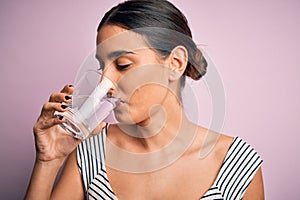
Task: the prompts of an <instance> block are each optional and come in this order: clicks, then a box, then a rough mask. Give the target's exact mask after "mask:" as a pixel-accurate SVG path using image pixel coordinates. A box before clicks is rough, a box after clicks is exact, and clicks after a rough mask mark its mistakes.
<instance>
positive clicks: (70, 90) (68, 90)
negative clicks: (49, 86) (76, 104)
mask: <svg viewBox="0 0 300 200" xmlns="http://www.w3.org/2000/svg"><path fill="white" fill-rule="evenodd" d="M60 92H62V93H66V94H72V93H73V92H74V87H73V85H66V86H65V87H64V88H63V89H62V90H61V91H60Z"/></svg>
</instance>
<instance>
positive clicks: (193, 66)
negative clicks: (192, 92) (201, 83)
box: [185, 48, 207, 80]
mask: <svg viewBox="0 0 300 200" xmlns="http://www.w3.org/2000/svg"><path fill="white" fill-rule="evenodd" d="M206 68H207V62H206V60H205V58H204V56H203V54H202V52H201V51H200V50H199V49H198V48H197V49H196V51H195V52H194V54H192V55H190V58H189V64H188V65H187V68H186V70H185V71H186V72H185V74H186V75H187V76H189V77H191V78H192V79H193V80H199V79H200V78H201V77H203V76H204V75H205V74H206Z"/></svg>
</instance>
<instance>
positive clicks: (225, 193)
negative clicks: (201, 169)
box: [201, 137, 262, 200]
mask: <svg viewBox="0 0 300 200" xmlns="http://www.w3.org/2000/svg"><path fill="white" fill-rule="evenodd" d="M261 164H262V159H261V158H260V156H259V155H258V154H257V152H256V151H255V150H254V149H253V148H252V147H251V146H250V145H249V144H247V143H246V142H245V141H243V140H242V139H241V138H238V137H235V138H234V140H233V142H232V144H231V146H230V148H229V150H228V153H227V155H226V158H225V160H224V162H223V164H222V167H221V169H220V171H219V173H218V176H217V178H216V180H215V182H214V184H213V186H212V187H211V188H213V189H212V190H209V191H208V192H207V193H206V194H205V195H204V196H203V197H202V198H201V199H205V200H208V199H242V198H243V197H244V195H245V192H246V190H247V188H248V186H249V184H250V182H251V181H252V179H253V177H254V175H255V173H256V171H257V170H258V169H259V167H260V166H261ZM213 194H215V195H213Z"/></svg>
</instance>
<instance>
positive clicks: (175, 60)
mask: <svg viewBox="0 0 300 200" xmlns="http://www.w3.org/2000/svg"><path fill="white" fill-rule="evenodd" d="M168 60H169V62H168V63H169V68H170V76H169V79H170V80H173V81H174V80H178V79H179V78H180V77H181V75H182V74H183V73H184V70H185V68H186V65H187V62H188V52H187V50H186V48H185V47H184V46H177V47H175V48H174V49H173V50H172V52H171V53H170V55H169V56H168Z"/></svg>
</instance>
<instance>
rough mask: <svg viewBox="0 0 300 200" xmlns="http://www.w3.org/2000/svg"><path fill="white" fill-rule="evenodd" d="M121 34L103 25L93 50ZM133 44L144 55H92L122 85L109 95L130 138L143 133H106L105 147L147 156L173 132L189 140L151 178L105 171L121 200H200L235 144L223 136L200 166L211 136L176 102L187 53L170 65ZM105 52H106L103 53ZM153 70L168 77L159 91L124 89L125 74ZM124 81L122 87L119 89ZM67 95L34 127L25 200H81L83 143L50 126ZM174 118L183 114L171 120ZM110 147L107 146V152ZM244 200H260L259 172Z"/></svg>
mask: <svg viewBox="0 0 300 200" xmlns="http://www.w3.org/2000/svg"><path fill="white" fill-rule="evenodd" d="M124 31H125V30H124V29H122V28H120V27H117V26H111V25H106V26H104V27H103V28H102V29H101V30H100V32H99V33H98V36H97V44H102V43H103V42H104V41H107V40H108V39H110V38H113V36H116V35H118V34H120V33H123V32H124ZM135 41H136V42H135V44H137V43H138V46H139V47H141V46H142V47H143V48H137V47H134V46H131V47H126V50H128V49H129V50H130V51H132V52H134V54H132V53H129V54H124V55H122V56H120V57H117V58H113V59H109V58H108V57H107V56H106V55H108V54H109V52H110V51H113V48H114V47H115V48H116V47H118V45H115V46H114V45H112V44H113V43H110V44H111V45H110V46H109V48H110V49H109V48H100V47H99V46H98V50H97V54H98V55H99V57H101V59H102V60H101V62H104V63H105V68H104V75H105V76H107V77H109V78H110V79H111V80H113V81H114V82H115V83H119V87H117V88H112V89H111V90H110V92H109V93H110V95H112V96H119V97H120V96H121V97H122V99H124V104H122V105H121V107H119V108H117V109H118V110H117V111H116V117H117V118H118V119H119V120H120V121H122V120H123V121H126V120H127V121H126V122H127V123H128V124H129V126H128V127H129V129H128V130H131V129H130V128H132V127H136V126H139V127H142V129H141V130H142V131H137V132H135V133H132V134H134V135H131V134H125V133H124V130H123V129H122V127H120V126H117V125H110V126H109V129H108V133H107V138H108V141H109V142H110V143H111V144H114V145H116V146H118V147H120V148H122V149H124V150H126V151H128V152H134V153H151V152H155V151H158V150H160V149H161V148H163V147H165V146H167V145H168V144H170V142H171V141H174V140H176V138H177V136H176V133H177V132H178V131H179V127H178V124H181V125H182V126H184V128H186V129H185V130H189V131H186V133H185V134H187V135H186V138H189V137H190V138H193V139H192V140H191V141H190V144H189V146H188V148H187V149H186V150H185V151H184V153H183V154H182V155H181V156H180V157H179V158H178V159H176V161H175V162H174V163H172V164H170V165H167V166H164V167H163V168H161V169H157V170H153V171H151V172H148V173H126V172H123V171H119V170H117V169H115V168H114V167H111V166H110V165H107V166H106V167H107V175H108V178H109V181H110V185H111V187H112V189H113V191H114V192H115V194H116V196H117V197H118V198H119V199H121V200H122V199H131V200H135V199H145V197H147V199H200V198H201V196H203V195H204V194H205V193H206V191H207V190H208V189H209V188H210V187H211V185H212V184H213V182H214V180H215V178H216V176H217V174H218V172H219V170H220V167H221V165H222V163H223V161H224V158H225V156H226V153H227V150H228V148H229V146H230V144H231V142H232V140H233V138H232V137H229V136H226V135H222V134H220V137H219V138H218V140H217V143H216V145H215V147H214V148H213V150H212V151H211V153H210V154H209V155H208V156H206V157H205V158H204V159H199V157H198V155H199V152H200V151H201V148H202V147H203V146H202V145H203V142H204V140H205V136H206V134H207V132H208V130H207V129H206V128H203V127H200V126H197V125H195V124H192V123H191V122H189V121H188V120H187V119H186V117H185V115H184V113H183V112H182V107H181V104H180V101H179V100H178V91H179V86H180V85H179V77H180V75H181V74H182V73H183V72H184V70H185V66H186V63H187V52H186V50H185V48H184V47H178V48H176V49H174V50H173V51H172V53H171V54H170V55H169V56H168V58H166V59H161V58H159V56H158V54H157V53H156V52H155V51H153V50H152V49H150V48H145V47H146V46H145V43H144V40H143V39H142V38H139V39H135ZM116 44H120V42H117V43H116ZM104 45H105V44H104ZM118 48H119V47H118ZM102 49H108V50H107V52H104V50H102ZM115 50H116V49H115ZM153 63H154V64H158V65H161V66H164V67H165V68H161V70H162V71H164V72H166V73H165V75H164V76H162V77H160V78H159V79H157V80H156V81H155V83H157V82H159V83H160V85H158V84H152V85H151V84H148V83H149V82H147V81H144V82H142V83H141V82H138V83H136V84H139V85H140V87H138V89H137V88H134V87H132V88H131V86H130V85H126V84H125V83H128V81H126V77H130V75H129V74H130V73H132V74H134V73H137V74H138V73H139V71H138V67H140V66H145V65H147V64H153ZM117 65H122V66H124V65H129V67H127V68H126V69H125V70H118V69H117ZM170 69H171V72H172V70H173V71H175V72H176V73H168V72H169V70H170ZM145 70H146V68H145ZM147 70H150V71H147V72H148V74H150V76H151V73H154V74H155V73H156V72H155V71H151V70H153V69H150V68H149V69H147ZM127 75H128V76H127ZM154 77H155V76H154ZM123 79H124V80H125V81H122V80H123ZM72 92H73V88H72V87H69V86H65V87H64V88H63V90H62V91H61V92H60V93H56V94H53V95H51V97H50V99H49V102H47V103H46V104H45V105H44V107H43V109H42V111H41V115H40V117H39V119H38V120H37V123H36V124H35V126H34V134H35V144H36V149H37V151H36V162H35V165H34V169H33V172H32V177H31V181H30V184H29V186H28V190H27V194H26V197H25V199H75V200H76V199H84V187H83V183H82V179H81V175H80V172H79V170H78V167H77V164H76V146H77V145H78V144H79V143H80V141H78V140H76V139H74V138H72V137H71V136H69V135H67V134H65V133H64V130H62V129H61V128H60V127H59V126H57V125H58V124H59V123H62V122H63V120H64V119H62V120H60V119H57V118H53V114H54V112H55V111H65V110H66V109H63V108H62V107H61V103H62V102H66V103H69V102H70V101H71V100H66V99H65V96H66V95H69V94H71V93H72ZM157 104H159V105H160V106H161V107H162V108H163V110H164V114H165V115H163V116H164V117H161V115H159V114H158V113H157V112H153V113H152V114H149V110H150V109H151V107H152V106H153V105H157ZM174 113H181V114H178V115H174ZM162 118H163V119H164V120H165V124H164V128H162V129H157V133H156V134H155V135H153V136H151V137H146V136H147V134H149V133H151V131H153V130H154V129H155V128H154V129H153V127H155V126H154V125H155V124H156V122H157V121H159V120H161V119H162ZM128 120H129V121H128ZM99 127H100V129H101V128H103V127H104V124H100V126H99ZM155 130H156V129H155ZM136 136H137V137H136ZM110 143H107V145H108V146H109V145H110ZM107 157H114V155H113V153H111V152H110V151H108V152H107ZM65 159H67V160H66V164H65V166H64V169H63V171H62V174H61V177H60V179H59V181H58V184H57V185H56V187H55V188H54V189H53V191H52V187H53V183H54V180H55V177H56V175H57V173H58V170H59V169H60V167H61V166H62V164H63V162H64V160H65ZM145 165H147V163H145ZM178 188H180V190H179V189H178ZM244 199H246V200H247V199H264V188H263V181H262V171H261V169H259V170H258V172H257V173H256V174H255V177H254V179H253V181H252V182H251V183H250V185H249V188H248V190H247V192H246V195H245V196H244Z"/></svg>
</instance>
